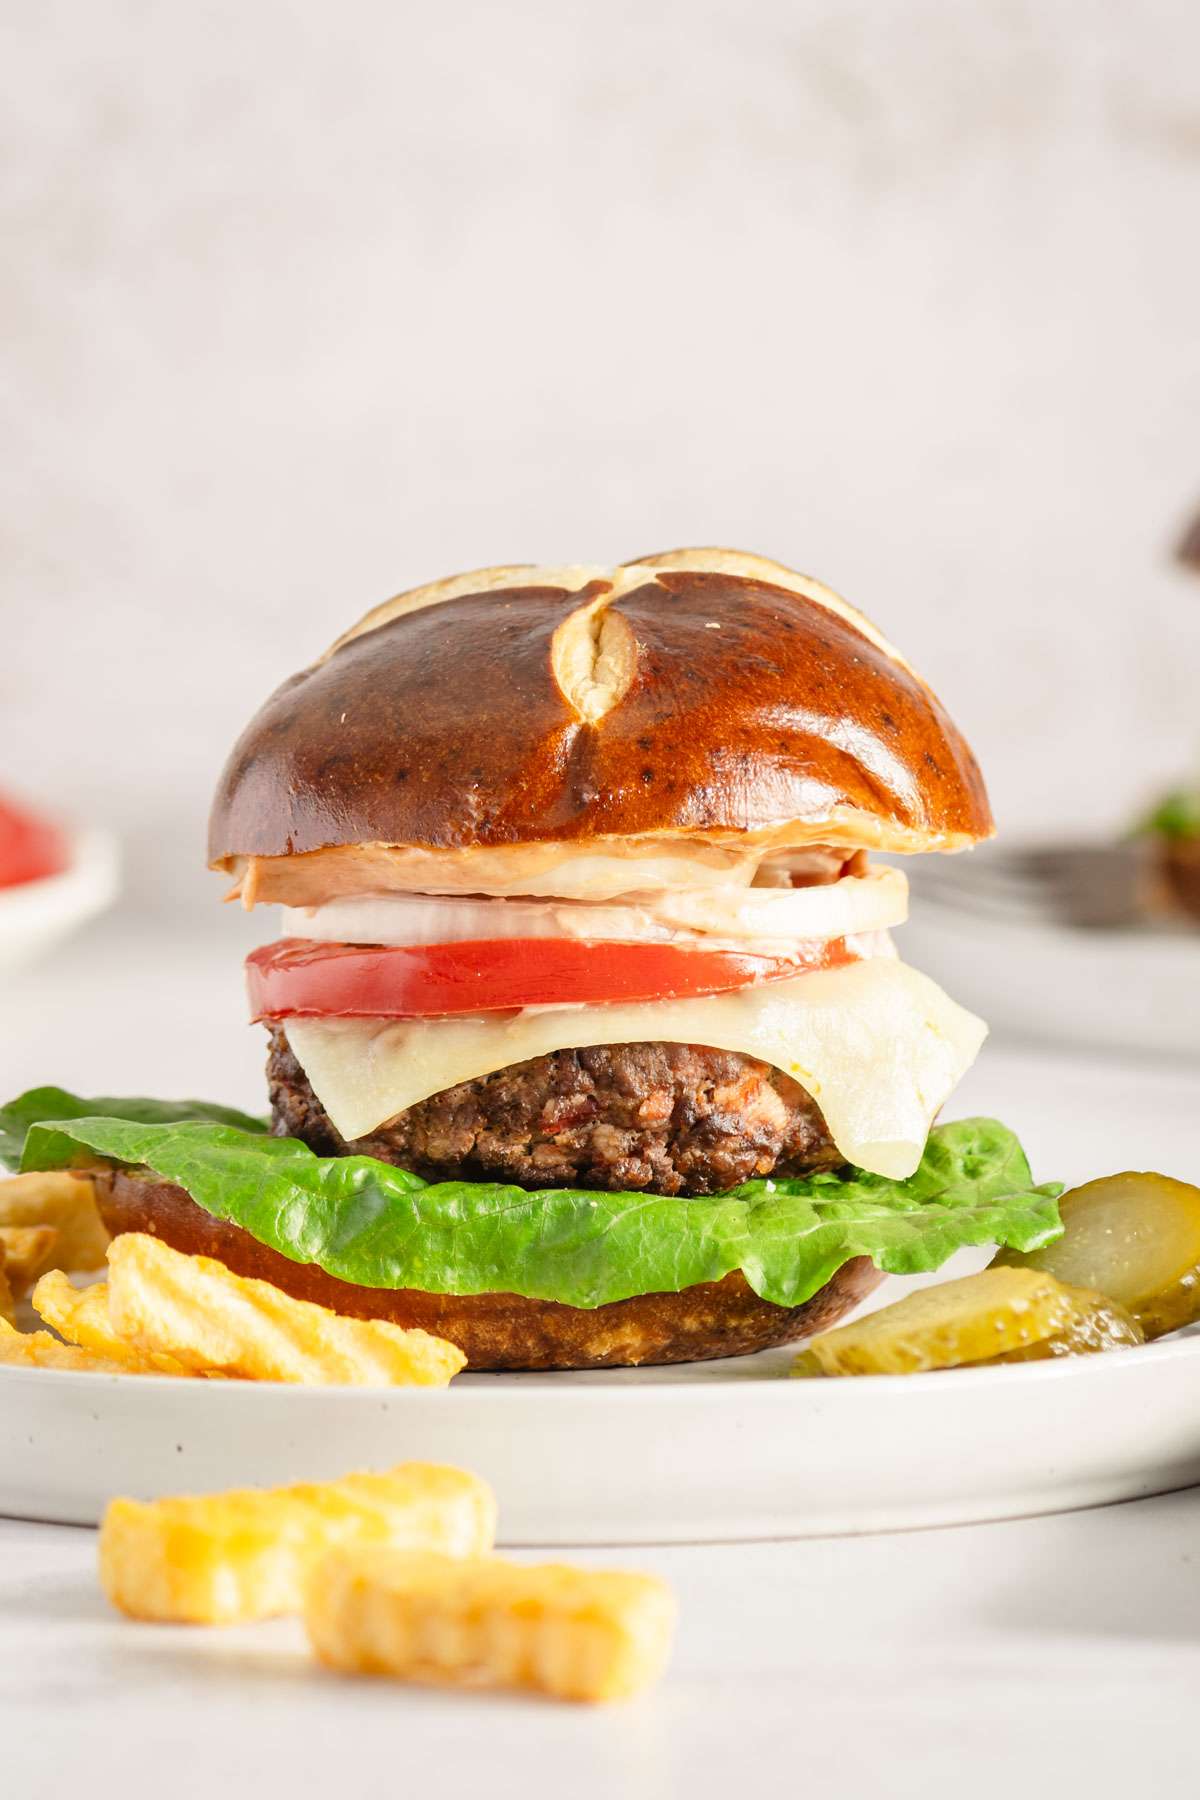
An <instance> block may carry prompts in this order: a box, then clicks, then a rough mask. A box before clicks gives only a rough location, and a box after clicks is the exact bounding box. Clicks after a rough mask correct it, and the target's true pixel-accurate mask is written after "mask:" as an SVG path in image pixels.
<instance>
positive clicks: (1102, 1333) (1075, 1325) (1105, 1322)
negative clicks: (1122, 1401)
mask: <svg viewBox="0 0 1200 1800" xmlns="http://www.w3.org/2000/svg"><path fill="white" fill-rule="evenodd" d="M1067 1292H1068V1293H1069V1294H1070V1296H1071V1300H1072V1303H1073V1307H1074V1310H1073V1312H1072V1314H1071V1317H1070V1318H1069V1319H1068V1320H1067V1322H1066V1324H1065V1325H1063V1326H1061V1327H1060V1329H1059V1330H1058V1331H1052V1332H1051V1333H1050V1336H1049V1337H1044V1338H1038V1339H1037V1340H1036V1341H1035V1342H1034V1343H1032V1344H1023V1345H1022V1346H1021V1348H1020V1349H1019V1350H1007V1351H1005V1353H1004V1354H1003V1355H1002V1356H988V1357H985V1358H984V1359H983V1360H982V1362H978V1363H974V1364H973V1365H972V1367H974V1368H977V1369H989V1368H991V1367H993V1366H994V1365H996V1366H998V1365H999V1364H1001V1363H1023V1362H1045V1361H1048V1360H1049V1359H1050V1358H1052V1357H1055V1356H1094V1355H1096V1353H1097V1352H1099V1351H1104V1350H1128V1349H1130V1348H1131V1347H1132V1346H1133V1345H1135V1344H1144V1343H1145V1341H1146V1338H1145V1333H1144V1332H1143V1331H1142V1328H1141V1326H1140V1325H1139V1324H1138V1322H1137V1320H1136V1319H1135V1318H1134V1317H1133V1316H1132V1314H1130V1313H1127V1312H1126V1311H1125V1308H1124V1307H1123V1306H1118V1305H1117V1303H1116V1301H1115V1300H1110V1299H1109V1298H1108V1296H1107V1294H1091V1293H1089V1292H1088V1290H1087V1289H1086V1288H1068V1289H1067Z"/></svg>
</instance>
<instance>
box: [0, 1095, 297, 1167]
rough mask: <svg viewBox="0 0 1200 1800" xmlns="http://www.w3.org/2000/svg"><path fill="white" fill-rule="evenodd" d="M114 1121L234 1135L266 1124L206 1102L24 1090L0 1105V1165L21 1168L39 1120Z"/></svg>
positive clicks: (261, 1127) (262, 1120)
mask: <svg viewBox="0 0 1200 1800" xmlns="http://www.w3.org/2000/svg"><path fill="white" fill-rule="evenodd" d="M91 1118H114V1119H126V1120H131V1121H135V1122H136V1123H138V1124H143V1125H174V1124H177V1123H179V1122H180V1121H182V1120H184V1119H211V1120H213V1122H214V1123H216V1124H218V1125H233V1126H235V1127H236V1128H237V1130H239V1131H254V1132H265V1131H266V1130H267V1127H268V1125H269V1123H270V1121H269V1120H268V1119H257V1118H254V1117H253V1116H252V1115H251V1114H250V1113H244V1112H239V1111H238V1110H237V1108H236V1106H215V1105H213V1104H212V1102H210V1101H208V1100H145V1099H142V1098H141V1097H140V1096H132V1097H124V1098H121V1099H109V1098H105V1099H100V1100H81V1099H80V1098H79V1095H78V1094H68V1092H67V1091H66V1089H65V1088H60V1087H38V1088H28V1089H27V1090H26V1092H25V1093H23V1094H19V1095H18V1096H17V1098H16V1099H15V1100H10V1101H9V1103H8V1105H7V1106H0V1164H2V1165H3V1166H4V1167H5V1168H7V1169H18V1168H20V1166H21V1153H22V1151H23V1149H24V1147H25V1139H26V1136H27V1135H28V1132H29V1128H30V1126H31V1125H36V1124H37V1123H38V1122H39V1121H40V1120H42V1119H53V1120H55V1121H56V1122H60V1121H63V1120H66V1119H91Z"/></svg>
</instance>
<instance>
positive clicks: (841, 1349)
mask: <svg viewBox="0 0 1200 1800" xmlns="http://www.w3.org/2000/svg"><path fill="white" fill-rule="evenodd" d="M1075 1311H1076V1303H1075V1300H1074V1297H1073V1296H1072V1295H1071V1294H1070V1293H1068V1291H1067V1290H1066V1289H1065V1288H1064V1287H1062V1286H1061V1285H1060V1283H1059V1282H1057V1281H1056V1280H1055V1279H1054V1277H1053V1276H1052V1275H1048V1274H1045V1273H1043V1272H1042V1271H1041V1270H1038V1269H1008V1268H1004V1269H998V1268H996V1267H994V1266H993V1267H992V1268H990V1269H984V1270H983V1271H982V1273H980V1274H978V1275H965V1276H963V1277H962V1278H961V1279H960V1280H958V1281H945V1282H942V1283H941V1284H940V1285H939V1286H937V1287H928V1288H919V1289H918V1290H917V1291H916V1293H913V1294H906V1295H905V1297H904V1299H903V1300H897V1301H896V1302H895V1303H894V1305H892V1306H883V1307H881V1308H880V1309H879V1311H878V1312H873V1313H868V1314H867V1316H866V1318H865V1319H859V1320H857V1321H856V1322H855V1323H854V1324H852V1325H840V1326H839V1327H838V1328H837V1330H836V1331H826V1332H823V1333H822V1334H821V1335H820V1336H819V1337H815V1338H812V1339H811V1340H810V1342H809V1343H808V1344H806V1345H805V1347H804V1349H803V1350H802V1351H801V1352H800V1355H799V1357H798V1358H797V1360H796V1363H795V1365H794V1367H793V1373H794V1374H797V1375H914V1374H917V1373H918V1372H920V1371H922V1370H925V1369H954V1368H958V1367H960V1366H961V1365H962V1364H963V1363H977V1362H990V1361H993V1360H994V1359H995V1358H996V1357H999V1356H1005V1355H1008V1354H1010V1353H1011V1352H1013V1351H1016V1350H1022V1349H1024V1348H1026V1346H1028V1345H1030V1344H1035V1343H1040V1342H1041V1341H1043V1340H1044V1339H1046V1338H1050V1337H1052V1336H1054V1335H1055V1334H1056V1333H1060V1332H1063V1331H1065V1330H1066V1329H1067V1328H1068V1326H1069V1325H1070V1323H1071V1320H1072V1319H1073V1318H1074V1316H1075Z"/></svg>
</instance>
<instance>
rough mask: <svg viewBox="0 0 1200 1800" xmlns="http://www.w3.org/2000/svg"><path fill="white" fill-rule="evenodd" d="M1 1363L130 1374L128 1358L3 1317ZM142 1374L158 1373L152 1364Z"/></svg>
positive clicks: (93, 1372)
mask: <svg viewBox="0 0 1200 1800" xmlns="http://www.w3.org/2000/svg"><path fill="white" fill-rule="evenodd" d="M0 1363H12V1364H16V1365H18V1366H22V1367H24V1368H27V1369H74V1370H76V1371H78V1370H83V1371H85V1372H87V1373H89V1374H97V1375H128V1374H129V1373H130V1366H129V1364H128V1363H127V1362H115V1361H114V1360H113V1359H112V1358H111V1357H109V1356H98V1355H97V1354H96V1352H95V1351H94V1350H81V1349H80V1348H79V1347H78V1345H76V1344H61V1343H59V1341H58V1339H57V1338H56V1337H51V1335H50V1333H49V1332H48V1331H14V1330H13V1329H12V1327H11V1326H10V1325H8V1324H6V1323H4V1322H3V1321H0ZM137 1373H138V1374H139V1375H157V1374H158V1373H159V1371H158V1370H157V1369H152V1368H150V1367H149V1365H147V1366H145V1367H144V1368H140V1369H138V1370H137Z"/></svg>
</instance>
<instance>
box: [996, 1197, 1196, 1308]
mask: <svg viewBox="0 0 1200 1800" xmlns="http://www.w3.org/2000/svg"><path fill="white" fill-rule="evenodd" d="M1058 1205H1059V1211H1060V1213H1061V1215H1062V1222H1063V1226H1064V1230H1063V1235H1062V1236H1061V1237H1060V1238H1058V1239H1057V1240H1056V1241H1055V1242H1054V1243H1053V1244H1047V1245H1045V1247H1044V1248H1043V1249H1041V1250H1032V1251H1030V1252H1029V1253H1028V1255H1025V1256H1022V1255H1021V1254H1020V1253H1019V1252H1018V1251H1012V1250H1002V1251H1001V1252H1000V1255H999V1256H998V1257H997V1258H996V1260H995V1262H993V1264H992V1268H994V1269H995V1268H1010V1269H1017V1268H1021V1269H1041V1270H1043V1271H1044V1272H1045V1273H1046V1274H1049V1275H1055V1276H1057V1278H1058V1279H1059V1281H1062V1282H1065V1283H1067V1284H1068V1285H1069V1286H1072V1287H1082V1288H1090V1289H1093V1290H1095V1291H1096V1292H1098V1293H1102V1294H1107V1295H1108V1297H1109V1298H1110V1299H1111V1300H1114V1301H1116V1303H1117V1305H1118V1306H1122V1307H1124V1308H1125V1310H1126V1311H1127V1312H1129V1313H1131V1314H1132V1315H1133V1317H1134V1319H1135V1320H1136V1321H1137V1323H1138V1324H1139V1325H1140V1326H1141V1328H1142V1330H1143V1331H1144V1333H1145V1335H1146V1336H1147V1337H1148V1338H1156V1337H1162V1335H1163V1333H1164V1332H1167V1331H1178V1330H1179V1328H1180V1326H1181V1325H1190V1324H1192V1323H1193V1321H1194V1320H1196V1319H1198V1318H1200V1188H1198V1187H1193V1186H1192V1185H1191V1183H1190V1182H1187V1181H1174V1180H1172V1178H1171V1177H1170V1176H1169V1175H1155V1174H1137V1173H1135V1172H1133V1171H1132V1170H1130V1171H1128V1172H1127V1173H1125V1174H1123V1175H1105V1176H1102V1177H1101V1178H1100V1180H1098V1181H1088V1182H1085V1183H1084V1185H1083V1186H1082V1187H1077V1188H1072V1189H1071V1191H1070V1193H1067V1194H1064V1195H1063V1197H1062V1199H1061V1200H1060V1201H1059V1203H1058Z"/></svg>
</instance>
